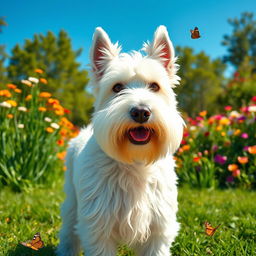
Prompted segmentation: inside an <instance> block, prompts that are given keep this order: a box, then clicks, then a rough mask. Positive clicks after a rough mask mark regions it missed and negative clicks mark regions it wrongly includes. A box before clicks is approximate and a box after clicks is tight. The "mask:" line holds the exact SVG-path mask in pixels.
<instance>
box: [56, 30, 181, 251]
mask: <svg viewBox="0 0 256 256" xmlns="http://www.w3.org/2000/svg"><path fill="white" fill-rule="evenodd" d="M120 50H121V48H120V46H118V44H117V43H116V44H112V43H111V41H110V39H109V37H108V35H107V34H106V32H105V31H104V30H103V29H101V28H97V29H96V31H95V34H94V37H93V46H92V49H91V67H92V85H93V90H94V94H95V98H96V102H95V105H94V109H95V111H94V114H93V118H92V124H91V125H89V126H88V127H87V128H86V129H83V130H82V131H81V133H80V134H79V136H78V137H77V138H75V139H73V140H72V141H71V142H70V146H69V149H68V154H67V168H68V170H67V172H66V184H65V193H66V200H65V202H64V204H63V206H62V209H61V216H62V219H63V225H62V228H61V231H60V244H59V246H58V249H57V254H58V255H61V256H64V255H65V256H75V255H77V254H78V253H79V251H80V248H82V249H83V250H84V251H85V255H86V256H115V255H116V252H117V247H118V245H120V244H127V245H129V246H130V247H132V248H133V249H134V250H135V254H136V255H139V256H168V255H170V246H171V243H172V242H173V241H174V239H175V237H176V236H177V233H178V230H179V223H178V222H177V220H176V212H177V208H178V207H177V187H176V182H177V177H176V174H175V172H174V166H175V163H174V160H173V158H172V154H173V153H174V152H175V150H176V149H177V148H178V147H179V144H180V141H181V139H182V134H183V120H182V118H181V117H180V115H179V113H178V111H177V108H176V104H177V103H176V99H175V94H174V92H173V90H172V88H173V87H174V86H175V85H176V84H178V82H179V77H178V76H177V75H176V71H177V64H175V60H176V58H175V57H174V49H173V46H172V43H171V41H170V39H169V36H168V33H167V30H166V28H165V27H164V26H160V27H159V28H158V29H157V30H156V32H155V35H154V39H153V42H152V43H147V44H144V48H143V51H144V52H145V54H144V55H143V54H142V53H141V52H136V51H134V52H131V53H130V54H127V53H120Z"/></svg>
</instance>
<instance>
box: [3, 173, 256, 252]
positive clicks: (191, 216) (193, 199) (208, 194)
mask: <svg viewBox="0 0 256 256" xmlns="http://www.w3.org/2000/svg"><path fill="white" fill-rule="evenodd" d="M61 177H63V176H61ZM61 180H62V179H59V180H58V182H57V184H56V185H57V186H55V187H54V188H50V189H47V190H46V189H34V190H33V191H31V192H30V193H19V194H16V193H13V192H11V191H10V190H8V189H7V188H5V189H4V190H2V191H0V220H1V221H0V230H1V231H0V234H1V235H0V252H1V255H9V256H21V255H23V256H31V255H42V256H45V255H47V256H53V255H55V253H54V250H55V248H56V246H57V244H58V232H59V229H60V224H61V219H60V212H59V207H60V203H61V202H62V201H63V200H64V193H63V192H62V182H61ZM178 200H179V211H178V221H179V222H180V223H181V230H180V232H179V236H178V237H177V238H176V240H175V242H174V243H173V246H172V248H171V252H172V255H173V256H178V255H179V256H191V255H243V256H251V255H253V254H254V251H255V250H256V243H255V236H256V231H255V228H254V227H255V226H256V214H255V213H256V205H255V204H253V203H252V202H255V200H256V193H255V192H251V191H243V190H224V191H219V190H205V189H204V190H201V191H199V190H195V189H194V190H191V189H188V188H187V187H182V188H180V189H179V199H178ZM205 221H209V222H210V223H211V224H212V225H213V226H214V227H215V226H217V225H218V224H221V226H220V227H219V229H218V230H217V231H216V233H215V235H214V236H213V237H207V236H206V235H205V234H204V222H205ZM36 232H40V233H41V237H42V240H43V241H44V243H45V248H43V249H40V250H39V251H33V250H31V249H30V248H26V247H24V246H22V245H20V242H24V241H26V240H30V239H32V237H33V235H34V234H35V233H36ZM210 252H212V253H210ZM131 255H133V254H132V253H131V252H130V251H128V250H127V249H126V247H122V248H120V250H119V254H118V256H131Z"/></svg>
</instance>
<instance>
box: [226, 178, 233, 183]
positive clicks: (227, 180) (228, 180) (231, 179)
mask: <svg viewBox="0 0 256 256" xmlns="http://www.w3.org/2000/svg"><path fill="white" fill-rule="evenodd" d="M226 182H228V183H232V182H234V177H233V176H228V177H227V178H226Z"/></svg>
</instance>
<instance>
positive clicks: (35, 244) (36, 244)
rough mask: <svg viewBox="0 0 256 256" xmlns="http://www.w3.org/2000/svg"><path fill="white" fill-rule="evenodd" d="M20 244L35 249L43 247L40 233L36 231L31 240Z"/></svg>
mask: <svg viewBox="0 0 256 256" xmlns="http://www.w3.org/2000/svg"><path fill="white" fill-rule="evenodd" d="M21 244H22V245H24V246H26V247H29V248H31V249H33V250H36V251H38V250H39V249H41V248H43V247H44V242H43V241H42V240H41V236H40V233H36V234H35V235H34V237H33V239H32V240H31V241H27V242H23V243H21Z"/></svg>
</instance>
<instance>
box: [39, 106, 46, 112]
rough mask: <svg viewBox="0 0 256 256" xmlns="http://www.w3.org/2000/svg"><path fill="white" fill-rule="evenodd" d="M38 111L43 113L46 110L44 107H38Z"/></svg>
mask: <svg viewBox="0 0 256 256" xmlns="http://www.w3.org/2000/svg"><path fill="white" fill-rule="evenodd" d="M38 110H39V111H41V112H45V111H46V110H47V109H46V108H44V107H39V108H38Z"/></svg>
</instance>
